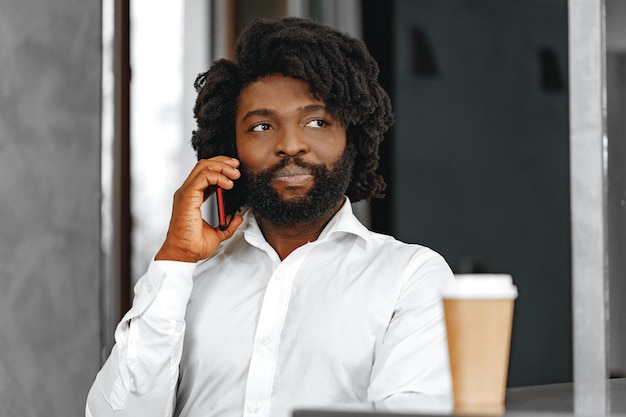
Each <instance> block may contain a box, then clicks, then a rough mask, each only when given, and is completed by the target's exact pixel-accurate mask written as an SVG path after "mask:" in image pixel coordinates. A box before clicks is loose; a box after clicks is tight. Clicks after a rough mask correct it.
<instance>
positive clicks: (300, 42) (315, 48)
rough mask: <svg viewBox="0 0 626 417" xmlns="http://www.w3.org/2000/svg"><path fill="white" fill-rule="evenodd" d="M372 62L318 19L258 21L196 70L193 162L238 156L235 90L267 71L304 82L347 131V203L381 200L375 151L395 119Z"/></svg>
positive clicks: (382, 185)
mask: <svg viewBox="0 0 626 417" xmlns="http://www.w3.org/2000/svg"><path fill="white" fill-rule="evenodd" d="M378 72H379V70H378V65H377V63H376V61H375V60H374V59H373V58H372V56H371V55H370V53H369V52H368V50H367V48H366V46H365V44H364V43H363V42H362V41H360V40H358V39H355V38H352V37H350V36H347V35H345V34H342V33H340V32H338V31H336V30H334V29H332V28H330V27H328V26H325V25H322V24H320V23H318V22H315V21H313V20H308V19H302V18H294V17H289V18H276V19H256V20H254V21H253V22H252V23H251V24H250V25H249V26H248V27H247V28H246V29H245V30H244V31H243V32H242V34H241V35H240V37H239V38H238V40H237V42H236V44H235V59H234V60H233V61H231V60H226V59H221V60H218V61H216V62H215V63H214V64H213V65H212V66H211V68H210V69H209V70H208V71H207V72H205V73H203V74H200V75H198V77H197V78H196V81H195V83H194V86H195V88H196V91H197V92H198V98H197V100H196V104H195V106H194V116H195V118H196V121H197V124H198V128H197V130H195V131H194V132H193V136H192V145H193V148H194V149H195V150H196V152H197V156H198V159H204V158H210V157H212V156H216V155H228V156H233V157H236V156H237V149H236V144H235V114H236V109H237V100H238V96H239V93H240V91H241V90H242V89H243V88H244V87H245V86H246V85H248V84H249V83H251V82H253V81H255V80H257V79H259V78H261V77H263V76H266V75H271V74H282V75H286V76H288V77H293V78H297V79H301V80H304V81H306V82H308V83H309V86H310V90H311V93H312V94H313V96H314V97H315V98H317V99H321V100H322V101H324V103H325V104H326V106H327V108H328V110H329V112H330V113H331V114H332V115H333V117H335V118H337V119H338V120H340V121H341V122H342V123H343V125H344V127H345V128H346V134H347V139H348V143H349V145H350V146H354V148H355V149H356V156H355V161H354V169H353V173H352V180H351V182H350V185H349V186H348V190H347V191H346V195H347V196H348V197H349V198H350V200H351V201H353V202H356V201H359V200H371V199H372V198H379V197H382V196H383V194H382V192H383V191H384V189H385V182H384V180H383V178H382V176H381V175H380V174H378V173H376V170H377V168H378V165H379V155H378V149H379V145H380V143H381V141H382V140H383V138H384V134H385V133H386V132H387V130H388V129H389V128H390V127H391V125H392V124H393V114H392V111H391V103H390V100H389V96H388V95H387V93H386V92H385V91H384V90H383V88H382V87H381V86H380V84H379V83H378Z"/></svg>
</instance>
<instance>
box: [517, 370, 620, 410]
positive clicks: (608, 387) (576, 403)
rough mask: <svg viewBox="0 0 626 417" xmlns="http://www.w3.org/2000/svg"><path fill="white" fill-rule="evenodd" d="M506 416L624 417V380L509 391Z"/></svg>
mask: <svg viewBox="0 0 626 417" xmlns="http://www.w3.org/2000/svg"><path fill="white" fill-rule="evenodd" d="M506 409H507V413H506V414H507V415H508V414H518V413H519V412H533V413H535V412H539V413H540V414H542V415H546V414H550V413H558V414H576V415H586V416H606V415H615V416H617V415H626V378H618V379H609V380H606V381H596V382H584V383H581V382H577V383H575V384H574V383H562V384H548V385H536V386H529V387H519V388H509V389H508V390H507V392H506Z"/></svg>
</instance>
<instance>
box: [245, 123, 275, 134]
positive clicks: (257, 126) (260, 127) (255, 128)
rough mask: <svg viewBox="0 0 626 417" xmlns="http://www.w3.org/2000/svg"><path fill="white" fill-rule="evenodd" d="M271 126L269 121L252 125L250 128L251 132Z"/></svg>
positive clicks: (260, 130) (261, 130) (267, 128)
mask: <svg viewBox="0 0 626 417" xmlns="http://www.w3.org/2000/svg"><path fill="white" fill-rule="evenodd" d="M271 127H272V126H271V125H270V124H269V123H259V124H258V125H254V126H252V128H251V129H250V130H251V131H253V132H263V131H266V130H270V128H271Z"/></svg>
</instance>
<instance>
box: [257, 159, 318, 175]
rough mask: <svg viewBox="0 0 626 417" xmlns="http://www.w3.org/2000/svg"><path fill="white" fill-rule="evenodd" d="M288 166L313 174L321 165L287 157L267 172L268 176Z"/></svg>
mask: <svg viewBox="0 0 626 417" xmlns="http://www.w3.org/2000/svg"><path fill="white" fill-rule="evenodd" d="M288 165H295V166H298V167H300V168H306V169H309V170H311V171H313V172H315V171H317V170H319V168H320V165H316V164H312V163H310V162H306V161H303V160H302V158H300V157H299V156H286V157H284V158H283V159H281V160H280V162H278V163H277V164H275V165H273V166H271V167H270V168H268V169H267V170H265V173H266V174H269V175H273V174H275V173H276V172H278V171H280V170H281V169H283V168H285V167H286V166H288Z"/></svg>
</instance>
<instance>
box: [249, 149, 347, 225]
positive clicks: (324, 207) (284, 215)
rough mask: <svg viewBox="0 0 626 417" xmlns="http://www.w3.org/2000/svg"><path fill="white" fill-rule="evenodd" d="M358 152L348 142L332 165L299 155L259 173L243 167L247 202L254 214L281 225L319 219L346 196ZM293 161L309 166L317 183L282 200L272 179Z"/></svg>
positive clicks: (283, 160) (294, 163)
mask: <svg viewBox="0 0 626 417" xmlns="http://www.w3.org/2000/svg"><path fill="white" fill-rule="evenodd" d="M355 154H356V152H355V150H354V147H353V146H351V145H350V144H348V145H347V146H346V149H345V150H344V152H343V154H342V155H341V156H340V157H339V158H338V159H337V160H336V161H335V162H334V163H332V164H331V165H330V166H328V165H326V164H311V163H308V162H305V161H303V160H302V159H301V158H299V157H285V158H284V159H282V160H281V161H280V162H279V163H278V164H276V165H274V166H273V167H271V168H269V169H266V170H263V171H259V172H251V171H248V170H247V169H246V167H245V166H242V167H240V169H241V173H242V179H243V180H244V181H243V182H244V184H245V187H246V194H247V203H248V205H249V206H250V207H251V208H252V209H253V210H254V211H255V214H257V215H259V216H261V217H263V218H265V219H267V220H268V221H270V222H271V223H273V224H275V225H279V226H288V225H296V224H301V223H306V222H309V221H313V220H318V219H320V218H322V217H323V216H324V215H325V214H327V213H329V212H330V211H331V210H333V209H334V208H335V207H336V206H337V204H338V203H339V201H341V199H342V198H343V197H344V195H345V192H346V190H347V189H348V186H349V185H350V181H351V179H352V167H353V166H354V156H355ZM290 164H293V165H296V166H298V167H302V168H306V169H308V170H309V171H310V173H311V175H313V178H314V183H313V187H312V188H311V189H310V190H309V192H308V193H306V194H304V195H302V196H300V197H298V198H291V199H289V200H283V199H282V197H281V196H280V194H279V193H278V192H277V191H276V190H275V189H274V187H272V185H271V182H272V178H273V177H274V176H275V174H276V172H277V171H279V170H280V169H282V168H284V167H286V166H288V165H290Z"/></svg>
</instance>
